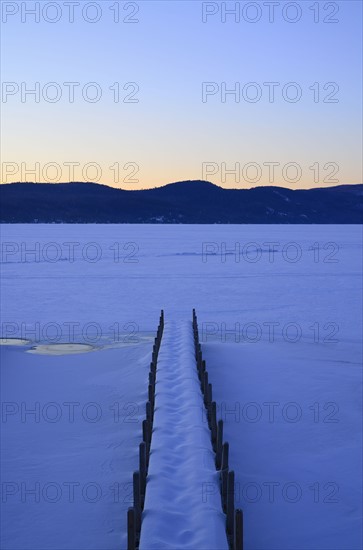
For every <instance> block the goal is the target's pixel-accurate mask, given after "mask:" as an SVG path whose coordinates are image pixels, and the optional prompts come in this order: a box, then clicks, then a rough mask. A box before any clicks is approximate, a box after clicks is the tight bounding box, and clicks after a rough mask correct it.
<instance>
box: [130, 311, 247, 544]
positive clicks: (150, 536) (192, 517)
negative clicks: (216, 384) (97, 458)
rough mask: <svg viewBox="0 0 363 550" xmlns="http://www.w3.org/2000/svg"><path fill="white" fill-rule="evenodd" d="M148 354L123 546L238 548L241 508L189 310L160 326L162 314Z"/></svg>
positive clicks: (194, 316)
mask: <svg viewBox="0 0 363 550" xmlns="http://www.w3.org/2000/svg"><path fill="white" fill-rule="evenodd" d="M152 359H153V360H152V363H151V368H150V375H149V382H150V384H149V402H148V403H147V407H146V410H147V418H146V420H145V421H144V423H143V440H144V441H143V442H142V443H141V444H140V467H139V471H138V472H135V473H134V478H133V482H134V507H133V508H130V509H129V511H128V550H134V549H135V548H140V550H153V549H155V550H156V549H157V550H162V549H170V550H171V549H173V550H175V549H179V548H180V549H181V548H183V549H185V550H188V549H189V550H196V549H198V550H204V549H205V550H223V549H225V550H228V548H232V549H236V550H241V549H242V513H241V511H240V510H237V511H236V512H235V510H234V473H233V472H230V471H229V469H228V443H223V423H222V421H219V422H217V418H216V404H215V402H213V401H212V386H211V384H210V383H209V382H208V374H207V372H206V368H205V362H204V361H203V359H202V355H201V349H200V344H199V336H198V326H197V319H196V315H195V312H194V311H193V323H191V322H190V321H189V322H188V321H185V322H182V323H178V324H177V323H176V322H173V321H167V322H165V325H164V315H163V312H162V314H161V317H160V325H159V328H158V334H157V338H156V339H155V345H154V349H153V358H152ZM146 476H147V477H146Z"/></svg>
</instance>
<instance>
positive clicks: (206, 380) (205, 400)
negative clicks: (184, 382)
mask: <svg viewBox="0 0 363 550" xmlns="http://www.w3.org/2000/svg"><path fill="white" fill-rule="evenodd" d="M202 391H203V395H204V404H205V405H206V404H207V393H208V373H207V372H206V371H204V375H203V386H202Z"/></svg>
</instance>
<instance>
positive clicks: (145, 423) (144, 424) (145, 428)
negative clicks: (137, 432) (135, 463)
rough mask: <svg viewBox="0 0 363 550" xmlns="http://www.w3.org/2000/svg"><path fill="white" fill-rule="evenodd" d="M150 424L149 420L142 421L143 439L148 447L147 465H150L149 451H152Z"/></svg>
mask: <svg viewBox="0 0 363 550" xmlns="http://www.w3.org/2000/svg"><path fill="white" fill-rule="evenodd" d="M149 426H150V423H149V422H148V421H147V420H143V421H142V439H143V441H144V442H145V445H146V464H147V465H148V464H149V451H150V433H149V432H150V430H149Z"/></svg>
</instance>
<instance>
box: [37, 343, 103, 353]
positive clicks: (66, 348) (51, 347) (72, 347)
mask: <svg viewBox="0 0 363 550" xmlns="http://www.w3.org/2000/svg"><path fill="white" fill-rule="evenodd" d="M96 349H98V348H96V347H95V346H91V345H89V344H39V345H38V346H34V347H33V348H31V349H29V350H27V353H37V354H39V355H71V354H73V353H89V352H90V351H95V350H96Z"/></svg>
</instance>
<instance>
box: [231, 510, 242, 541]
mask: <svg viewBox="0 0 363 550" xmlns="http://www.w3.org/2000/svg"><path fill="white" fill-rule="evenodd" d="M233 550H243V512H242V510H240V509H238V510H236V519H235V526H234V541H233Z"/></svg>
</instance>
